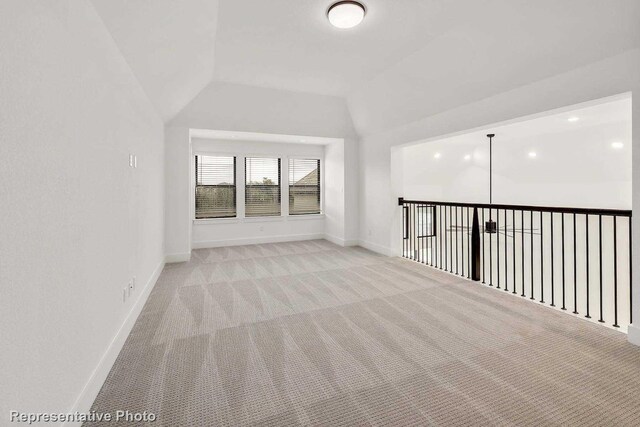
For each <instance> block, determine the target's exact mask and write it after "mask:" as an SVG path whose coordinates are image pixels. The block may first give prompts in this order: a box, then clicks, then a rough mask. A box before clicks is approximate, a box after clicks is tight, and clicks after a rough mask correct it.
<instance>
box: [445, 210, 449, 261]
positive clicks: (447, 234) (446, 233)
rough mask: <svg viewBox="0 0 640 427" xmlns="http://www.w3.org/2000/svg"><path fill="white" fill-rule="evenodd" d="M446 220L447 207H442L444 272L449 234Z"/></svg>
mask: <svg viewBox="0 0 640 427" xmlns="http://www.w3.org/2000/svg"><path fill="white" fill-rule="evenodd" d="M447 219H448V213H447V206H446V205H445V206H444V271H447V268H448V267H449V258H448V256H449V250H448V248H447V245H448V241H447V240H448V239H449V237H448V236H449V232H448V231H447V224H448V223H449V221H448V220H447Z"/></svg>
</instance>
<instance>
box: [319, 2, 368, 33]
mask: <svg viewBox="0 0 640 427" xmlns="http://www.w3.org/2000/svg"><path fill="white" fill-rule="evenodd" d="M365 11H366V9H365V7H364V5H363V4H362V3H358V2H357V1H339V2H337V3H334V4H332V5H331V7H329V10H328V11H327V17H328V18H329V22H331V25H333V26H334V27H337V28H352V27H355V26H356V25H358V24H359V23H361V22H362V20H363V19H364V14H365Z"/></svg>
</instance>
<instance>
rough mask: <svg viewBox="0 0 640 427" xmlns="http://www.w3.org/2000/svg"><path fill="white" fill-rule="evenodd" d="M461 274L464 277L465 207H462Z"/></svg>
mask: <svg viewBox="0 0 640 427" xmlns="http://www.w3.org/2000/svg"><path fill="white" fill-rule="evenodd" d="M460 245H461V246H460V275H461V276H462V277H464V207H462V206H461V207H460Z"/></svg>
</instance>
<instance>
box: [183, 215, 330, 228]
mask: <svg viewBox="0 0 640 427" xmlns="http://www.w3.org/2000/svg"><path fill="white" fill-rule="evenodd" d="M314 219H324V214H323V213H319V214H306V215H286V216H252V217H245V218H237V217H236V218H199V219H194V220H193V224H194V225H206V224H242V223H252V222H279V221H305V220H307V221H310V220H314Z"/></svg>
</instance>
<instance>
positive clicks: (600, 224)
mask: <svg viewBox="0 0 640 427" xmlns="http://www.w3.org/2000/svg"><path fill="white" fill-rule="evenodd" d="M598 260H599V263H600V266H599V268H598V273H599V274H600V318H599V319H598V322H600V323H604V319H603V318H602V310H603V309H602V305H603V304H602V215H598Z"/></svg>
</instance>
